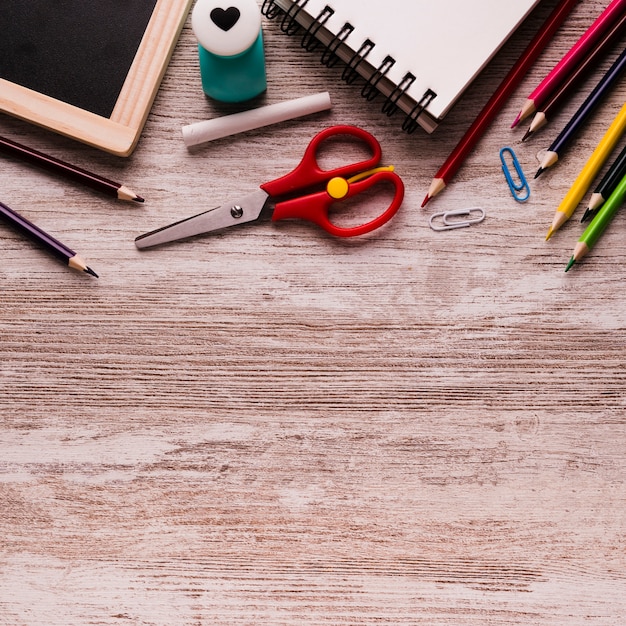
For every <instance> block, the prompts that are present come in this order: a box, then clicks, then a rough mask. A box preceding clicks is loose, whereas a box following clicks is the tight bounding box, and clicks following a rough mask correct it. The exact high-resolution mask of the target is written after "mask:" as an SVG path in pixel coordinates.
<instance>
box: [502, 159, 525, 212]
mask: <svg viewBox="0 0 626 626" xmlns="http://www.w3.org/2000/svg"><path fill="white" fill-rule="evenodd" d="M507 154H510V155H511V159H512V161H513V167H514V168H515V173H516V174H517V180H515V179H514V178H513V176H512V175H511V170H510V169H509V166H508V165H507V162H506V158H505V156H506V155H507ZM500 161H502V171H503V172H504V177H505V178H506V182H507V183H508V185H509V189H510V190H511V194H512V195H513V197H514V198H515V199H516V200H517V201H518V202H526V200H528V198H529V197H530V187H529V186H528V181H527V180H526V177H525V176H524V172H523V171H522V166H521V165H520V162H519V161H518V160H517V156H516V155H515V152H513V150H512V149H511V148H508V147H507V148H502V150H500ZM523 192H525V193H523Z"/></svg>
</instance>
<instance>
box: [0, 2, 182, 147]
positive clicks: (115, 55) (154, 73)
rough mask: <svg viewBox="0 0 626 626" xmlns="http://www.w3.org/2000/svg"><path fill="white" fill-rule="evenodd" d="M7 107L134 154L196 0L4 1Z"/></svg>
mask: <svg viewBox="0 0 626 626" xmlns="http://www.w3.org/2000/svg"><path fill="white" fill-rule="evenodd" d="M1 4H2V6H1V7H0V32H1V33H2V36H1V37H0V110H3V111H5V112H7V113H10V114H13V115H16V116H18V117H22V118H24V119H28V120H30V121H33V122H35V123H38V124H40V125H42V126H45V127H47V128H51V129H53V130H56V131H57V132H60V133H63V134H66V135H69V136H72V137H75V138H76V139H79V140H81V141H85V142H86V143H90V144H92V145H95V146H97V147H100V148H103V149H105V150H108V151H110V152H113V153H115V154H120V155H124V156H125V155H127V154H130V152H131V151H132V149H133V148H134V146H135V144H136V141H137V139H138V137H139V134H140V132H141V128H142V127H143V124H144V123H145V119H146V117H147V115H148V112H149V108H150V106H151V104H152V101H153V99H154V96H155V95H156V91H157V89H158V86H159V84H160V82H161V79H162V77H163V73H164V72H165V69H166V67H167V63H168V61H169V58H170V56H171V53H172V51H173V48H174V45H175V43H176V40H177V39H178V35H179V34H180V30H181V29H182V25H183V23H184V20H185V18H186V15H187V12H188V11H189V8H190V4H191V0H97V1H95V2H88V1H86V0H2V3H1Z"/></svg>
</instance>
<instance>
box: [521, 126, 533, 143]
mask: <svg viewBox="0 0 626 626" xmlns="http://www.w3.org/2000/svg"><path fill="white" fill-rule="evenodd" d="M532 134H533V131H532V130H530V128H529V129H528V130H527V131H526V132H525V133H524V136H523V137H522V141H526V140H527V139H528V138H529V137H530V136H531V135H532Z"/></svg>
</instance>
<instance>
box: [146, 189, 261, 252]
mask: <svg viewBox="0 0 626 626" xmlns="http://www.w3.org/2000/svg"><path fill="white" fill-rule="evenodd" d="M268 198H269V195H268V194H267V193H266V192H265V191H263V190H258V191H255V192H254V193H251V194H248V195H247V196H243V197H241V198H239V199H238V200H235V201H234V202H233V201H231V202H227V203H226V204H222V205H221V206H218V207H215V208H214V209H209V210H208V211H204V212H203V213H198V214H197V215H193V216H192V217H187V218H185V219H183V220H180V221H179V222H174V223H173V224H169V225H168V226H163V227H162V228H157V229H156V230H152V231H150V232H149V233H144V234H143V235H139V236H138V237H137V238H136V239H135V245H136V246H137V248H139V249H142V248H151V247H152V246H158V245H160V244H162V243H169V242H170V241H178V240H179V239H186V238H187V237H193V236H194V235H202V234H204V233H210V232H213V231H216V230H221V229H223V228H228V227H229V226H235V225H237V224H245V223H246V222H252V221H254V220H257V219H259V217H260V215H261V212H262V211H263V208H264V206H265V203H266V202H267V199H268Z"/></svg>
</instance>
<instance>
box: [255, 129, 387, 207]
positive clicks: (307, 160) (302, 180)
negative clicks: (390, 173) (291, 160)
mask: <svg viewBox="0 0 626 626" xmlns="http://www.w3.org/2000/svg"><path fill="white" fill-rule="evenodd" d="M337 135H350V136H352V137H356V138H357V139H361V140H362V141H363V142H365V143H366V144H367V146H368V147H369V148H370V149H371V151H372V157H371V158H369V159H367V160H365V161H360V162H358V163H351V164H350V165H344V166H343V167H339V168H337V169H334V170H323V169H322V168H321V167H320V166H319V163H318V162H317V153H318V149H319V147H320V145H321V144H322V143H323V142H324V141H326V140H327V139H330V138H331V137H336V136H337ZM381 156H382V151H381V148H380V144H379V143H378V141H377V140H376V138H375V137H374V136H373V135H370V133H368V132H367V131H365V130H363V129H362V128H358V127H356V126H331V127H330V128H326V129H325V130H323V131H322V132H320V133H318V134H317V135H315V137H313V139H312V140H311V143H310V144H309V145H308V147H307V149H306V150H305V152H304V156H303V157H302V161H300V164H299V165H298V166H297V167H296V168H295V169H294V170H293V171H291V172H289V174H286V175H285V176H282V177H281V178H277V179H276V180H272V181H270V182H269V183H265V184H263V185H261V189H263V191H265V192H267V193H268V194H269V195H270V197H273V198H278V197H280V196H285V195H287V194H291V193H294V192H296V191H304V190H306V189H309V188H310V187H313V186H315V185H319V184H320V183H326V182H328V181H329V180H330V179H331V178H334V177H335V176H341V177H344V178H345V177H349V176H352V175H353V174H357V173H359V172H363V171H365V170H369V169H372V168H374V167H376V165H378V163H379V162H380V159H381Z"/></svg>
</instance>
